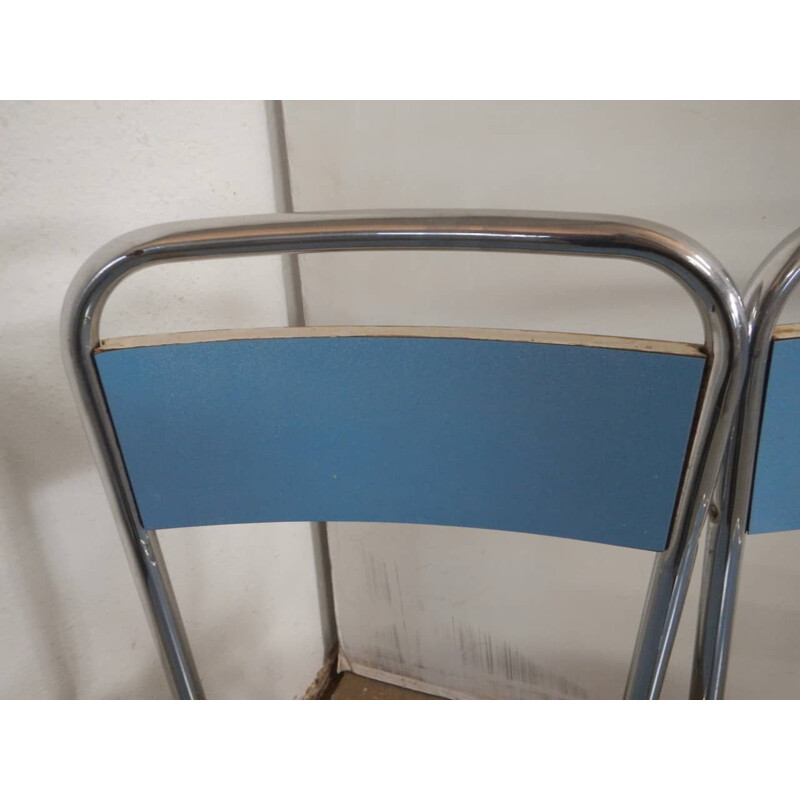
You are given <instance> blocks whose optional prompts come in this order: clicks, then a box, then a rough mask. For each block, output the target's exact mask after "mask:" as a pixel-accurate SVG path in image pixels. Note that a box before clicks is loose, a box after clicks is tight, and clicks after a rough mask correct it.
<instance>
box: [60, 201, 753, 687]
mask: <svg viewBox="0 0 800 800" xmlns="http://www.w3.org/2000/svg"><path fill="white" fill-rule="evenodd" d="M349 250H483V251H497V252H500V251H506V252H517V253H543V254H561V255H577V256H600V257H611V258H614V257H616V258H624V259H630V260H634V261H639V262H644V263H645V264H648V265H650V266H652V267H655V268H656V269H658V270H660V271H662V272H665V273H667V274H668V275H671V276H672V277H673V278H674V279H675V280H677V281H678V282H679V283H680V284H681V285H682V286H683V287H684V289H685V290H686V291H687V292H688V293H689V294H690V295H691V297H692V299H693V300H694V302H695V304H696V306H697V307H698V309H699V311H700V314H701V316H702V319H703V327H704V333H705V349H706V354H707V361H706V368H705V373H704V378H703V384H702V389H701V396H700V399H699V401H698V402H699V406H698V412H697V415H696V418H695V430H694V435H693V437H692V441H691V447H690V450H689V452H688V455H687V459H686V463H685V466H684V473H683V478H682V482H681V487H680V491H679V495H678V502H677V505H676V508H675V511H674V514H673V519H672V524H671V529H670V536H669V544H668V548H667V549H666V550H665V551H664V552H662V553H659V554H658V555H657V557H656V562H655V565H654V567H653V573H652V577H651V581H650V587H649V589H648V594H647V599H646V603H645V609H644V612H643V616H642V621H641V624H640V628H639V633H638V637H637V642H636V647H635V651H634V656H633V661H632V664H631V670H630V674H629V676H628V683H627V686H626V691H625V694H626V697H629V698H654V697H657V696H658V694H659V691H660V688H661V684H662V681H663V678H664V673H665V670H666V665H667V660H668V657H669V653H670V650H671V647H672V642H673V639H674V635H675V631H676V628H677V625H678V620H679V617H680V612H681V609H682V606H683V601H684V598H685V593H686V588H687V585H688V580H689V576H690V573H691V569H692V566H693V563H694V556H695V553H696V547H697V538H698V534H699V530H700V527H701V525H702V523H703V521H704V518H705V515H706V512H707V509H708V505H709V501H710V497H711V493H712V491H713V489H714V486H715V484H716V482H717V476H718V471H719V468H720V465H721V462H722V458H723V454H724V452H725V444H726V442H727V439H728V435H729V429H730V425H731V423H732V421H733V419H734V413H735V410H736V405H737V403H738V400H739V395H740V391H741V387H742V381H743V372H744V370H743V364H744V363H745V359H746V352H747V337H746V333H745V326H744V318H743V308H742V303H741V299H740V297H739V294H738V292H737V291H736V289H735V287H734V285H733V283H732V281H731V280H730V278H729V277H728V275H727V273H726V272H725V271H724V270H723V268H722V267H721V265H720V264H719V263H718V262H717V261H716V259H715V258H714V257H713V256H711V255H710V254H709V253H707V252H706V251H705V250H704V249H703V248H702V247H700V246H699V245H698V244H697V243H695V242H693V241H691V240H690V239H688V238H686V237H684V236H683V235H681V234H679V233H677V232H676V231H673V230H671V229H669V228H665V227H662V226H659V225H654V224H651V223H648V222H644V221H641V220H636V219H630V218H625V217H604V216H588V215H577V214H530V213H524V212H487V211H388V212H383V211H381V212H357V213H356V212H350V213H342V214H321V215H317V214H284V215H273V216H267V217H257V218H254V217H245V218H239V219H217V220H204V221H199V222H183V223H175V224H170V225H162V226H156V227H153V228H148V229H145V230H140V231H136V232H134V233H131V234H128V235H127V236H125V237H123V238H120V239H117V240H115V241H114V242H111V243H110V244H108V245H107V246H106V247H104V248H103V249H102V250H100V251H99V252H98V253H97V254H95V255H94V256H93V257H92V258H91V259H90V260H89V261H88V262H87V263H86V264H85V266H84V267H83V269H82V270H81V271H80V272H79V274H78V275H77V276H76V278H75V280H74V281H73V282H72V284H71V286H70V289H69V292H68V294H67V297H66V300H65V303H64V309H63V315H62V325H63V334H62V335H63V342H64V348H65V350H64V357H65V362H66V365H67V371H68V373H69V375H70V378H71V382H72V386H73V390H74V392H75V395H76V397H77V399H78V403H79V406H80V408H81V411H82V416H83V421H84V425H85V427H86V429H87V432H88V435H89V438H90V440H91V443H92V447H93V450H94V454H95V458H96V459H97V462H98V465H99V468H100V471H101V473H102V476H103V479H104V482H105V486H106V491H107V493H108V496H109V499H110V501H111V505H112V507H113V508H114V510H115V513H116V517H117V521H118V523H119V527H120V529H121V532H122V534H123V541H124V543H125V546H126V550H127V552H128V555H129V557H130V560H131V564H132V568H133V572H134V574H135V576H136V581H137V584H138V588H139V589H140V592H141V594H142V597H143V600H144V605H145V608H146V610H147V612H148V616H149V618H150V621H151V623H152V625H153V628H154V632H155V634H156V638H157V641H158V642H159V644H160V648H161V654H162V657H163V660H164V664H165V668H166V671H167V674H168V676H169V677H170V678H171V681H172V685H173V689H174V691H175V694H176V695H177V696H178V697H181V698H201V697H202V695H203V692H202V687H201V684H200V680H199V677H198V674H197V670H196V668H195V666H194V663H193V660H192V656H191V651H190V649H189V646H188V642H187V639H186V634H185V631H184V629H183V626H182V623H181V619H180V615H179V612H178V609H177V606H176V603H175V599H174V597H173V594H172V590H171V588H170V582H169V577H168V575H167V570H166V567H165V565H164V561H163V558H162V556H161V553H160V551H159V548H158V540H157V538H156V533H155V531H149V530H146V529H145V528H144V527H143V525H142V522H141V520H140V519H139V515H138V512H137V508H136V503H135V500H134V497H133V492H132V489H131V486H130V484H129V482H128V477H127V474H126V471H125V467H124V463H123V459H122V454H121V453H120V450H119V447H118V444H117V440H116V437H115V434H114V429H113V425H112V422H111V419H110V416H109V412H108V409H107V407H106V404H105V401H104V396H103V390H102V387H101V385H100V380H99V378H98V374H97V371H96V369H95V365H94V360H93V355H92V353H93V351H94V349H95V347H96V346H97V345H98V344H99V334H98V332H99V323H100V315H101V312H102V309H103V305H104V303H105V301H106V299H107V298H108V296H109V294H110V293H111V291H112V290H113V289H114V287H115V286H116V285H117V284H118V283H119V281H120V280H122V279H123V278H124V277H126V276H128V275H130V274H131V273H133V272H135V271H136V270H139V269H142V268H143V267H147V266H150V265H153V264H157V263H165V262H172V261H185V260H199V259H207V258H220V257H230V256H235V255H241V256H246V255H257V254H266V253H275V254H281V253H312V252H316V253H319V252H335V251H349Z"/></svg>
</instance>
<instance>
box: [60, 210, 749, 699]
mask: <svg viewBox="0 0 800 800" xmlns="http://www.w3.org/2000/svg"><path fill="white" fill-rule="evenodd" d="M387 249H405V250H419V249H428V250H434V249H445V250H484V251H497V252H500V251H513V252H524V253H549V254H559V255H582V256H587V255H591V256H599V257H616V258H620V257H621V258H626V259H631V260H634V261H637V262H642V263H644V264H647V265H648V266H651V267H655V268H656V269H659V270H661V271H663V272H666V273H667V274H669V275H671V276H672V277H673V278H675V279H676V280H677V281H678V282H679V283H680V284H681V285H682V286H683V287H684V288H685V289H686V291H687V292H688V293H689V294H690V295H691V297H692V298H693V300H694V301H695V304H696V305H697V307H698V309H699V311H700V313H701V316H702V318H703V323H704V329H705V344H704V346H703V347H697V346H693V345H679V344H675V343H664V342H646V341H641V340H630V339H628V340H624V339H616V338H612V337H586V336H575V335H567V334H538V333H529V332H518V331H496V330H482V329H439V328H294V329H291V328H290V329H269V330H256V331H227V332H219V331H217V332H211V333H199V334H198V333H190V334H176V335H171V336H166V337H148V336H145V337H134V338H129V339H122V340H117V341H110V342H101V341H100V339H99V335H98V329H99V321H100V313H101V310H102V307H103V304H104V302H105V300H106V298H107V297H108V295H109V294H110V292H111V291H112V290H113V288H114V287H115V286H116V284H117V283H118V282H119V281H120V280H121V279H123V278H124V277H125V276H127V275H129V274H130V273H132V272H133V271H135V270H138V269H141V268H143V267H146V266H150V265H153V264H157V263H169V262H172V261H177V260H187V259H204V258H216V257H229V256H231V255H254V254H259V253H288V252H294V253H303V252H331V251H343V250H345V251H346V250H387ZM742 320H743V317H742V306H741V301H740V298H739V295H738V293H737V292H736V290H735V289H734V287H733V284H732V283H731V281H730V279H729V278H728V276H727V274H726V273H725V272H724V270H723V269H722V268H721V267H720V266H719V265H718V263H717V262H716V261H715V260H714V259H713V257H712V256H710V255H709V254H707V253H706V252H705V251H703V250H702V249H701V248H700V247H699V246H698V245H697V244H695V243H694V242H692V241H690V240H688V239H686V238H684V237H682V236H681V235H680V234H677V233H676V232H674V231H671V230H669V229H666V228H662V227H659V226H654V225H651V224H649V223H643V222H641V221H638V220H632V219H627V218H622V217H599V216H584V215H563V214H562V215H557V214H548V215H530V214H525V213H521V212H498V213H492V212H483V211H480V212H461V211H449V212H443V211H413V212H363V213H348V214H328V215H309V214H291V215H276V216H269V217H261V218H244V219H234V220H211V221H204V222H199V223H182V224H174V225H168V226H160V227H157V228H152V229H147V230H144V231H138V232H135V233H132V234H129V235H128V236H126V237H124V238H123V239H121V240H117V241H115V242H112V243H111V244H110V245H108V246H107V247H106V248H104V249H103V250H101V251H100V252H99V253H98V254H96V255H95V256H94V257H93V258H91V259H90V261H89V262H88V263H87V264H86V265H85V266H84V268H83V270H82V271H81V272H80V273H79V275H78V276H77V277H76V278H75V280H74V281H73V283H72V285H71V287H70V290H69V293H68V295H67V298H66V300H65V304H64V312H63V339H64V343H65V360H66V364H67V368H68V372H69V374H70V377H71V381H72V384H73V389H74V391H75V394H76V397H77V399H78V402H79V406H80V408H81V410H82V414H83V418H84V423H85V426H86V428H87V431H88V433H89V436H90V439H91V441H92V445H93V449H94V452H95V457H96V459H97V462H98V467H99V468H100V470H101V472H102V474H103V477H104V481H105V484H106V488H107V492H108V495H109V499H110V501H111V504H112V506H113V508H114V509H115V512H116V515H117V518H118V522H119V525H120V528H121V531H122V533H123V541H124V542H125V544H126V547H127V549H128V552H129V555H130V558H131V563H132V565H133V571H134V574H135V576H136V579H137V584H138V586H139V589H140V591H141V593H142V597H143V600H144V603H145V607H146V609H147V611H148V613H149V617H150V620H151V622H152V624H153V627H154V631H155V634H156V638H157V640H158V642H159V644H160V649H161V653H162V656H163V660H164V664H165V669H166V672H167V675H168V677H169V678H170V680H171V683H172V686H173V689H174V691H175V694H176V695H177V696H178V697H180V698H187V699H191V698H202V696H203V690H202V687H201V683H200V680H199V678H198V675H197V670H196V668H195V665H194V663H193V660H192V656H191V651H190V649H189V646H188V642H187V640H186V634H185V631H184V629H183V626H182V624H181V620H180V615H179V612H178V608H177V606H176V603H175V599H174V596H173V593H172V590H171V588H170V583H169V577H168V575H167V571H166V567H165V564H164V561H163V557H162V555H161V552H160V549H159V546H158V538H157V534H156V530H157V529H159V528H169V527H185V526H192V525H209V524H224V523H233V522H266V521H287V520H310V521H315V520H319V521H331V520H336V521H360V520H369V521H374V522H382V521H393V522H425V523H432V524H441V525H458V526H471V527H481V528H493V529H507V530H516V531H523V532H536V533H542V534H548V535H552V536H564V537H571V538H577V539H582V540H586V541H594V542H603V543H606V544H612V545H621V546H627V547H637V548H641V549H645V550H650V551H652V552H655V553H657V556H656V561H655V565H654V568H653V573H652V577H651V582H650V587H649V590H648V595H647V598H646V602H645V607H644V610H643V614H642V619H641V624H640V629H639V633H638V638H637V642H636V647H635V652H634V655H633V659H632V663H631V669H630V673H629V677H628V683H627V687H626V697H631V698H653V697H657V696H658V693H659V691H660V687H661V683H662V680H663V677H664V672H665V669H666V664H667V660H668V657H669V653H670V649H671V646H672V641H673V638H674V634H675V630H676V628H677V623H678V620H679V617H680V612H681V609H682V605H683V600H684V596H685V591H686V587H687V583H688V578H689V574H690V572H691V568H692V565H693V561H694V556H695V552H696V545H697V537H698V532H699V529H700V526H701V524H702V522H703V519H704V517H705V515H706V511H707V507H708V500H709V496H710V494H711V490H712V488H713V486H714V485H715V483H716V480H717V473H718V470H719V467H720V464H721V460H722V456H723V453H724V449H725V443H726V441H727V439H728V436H729V432H730V425H731V422H732V420H733V415H734V411H735V405H736V402H737V401H738V398H739V394H740V390H741V385H742V377H743V369H742V365H743V363H744V357H745V355H746V346H747V341H746V336H745V334H744V326H743V324H742ZM645 465H646V467H647V469H643V467H644V466H645Z"/></svg>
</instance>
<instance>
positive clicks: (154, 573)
mask: <svg viewBox="0 0 800 800" xmlns="http://www.w3.org/2000/svg"><path fill="white" fill-rule="evenodd" d="M138 544H139V546H138V552H139V559H138V560H139V561H140V562H141V566H140V567H139V569H140V570H141V572H142V575H143V578H144V580H143V581H142V582H141V584H142V589H143V590H144V591H142V595H143V597H142V600H143V601H144V603H145V608H146V609H147V610H149V612H150V613H149V617H150V622H151V625H152V627H153V629H154V633H155V635H156V638H157V641H158V643H159V645H160V647H159V650H160V654H161V659H162V662H163V664H164V670H165V672H166V673H167V675H168V676H169V679H170V683H171V685H172V691H173V693H174V695H175V697H177V698H178V699H180V700H204V699H205V695H204V694H203V687H202V685H201V683H200V677H199V675H198V674H197V667H196V666H195V663H194V658H193V656H192V651H191V649H190V648H189V640H188V638H187V636H186V630H185V628H184V626H183V620H182V619H181V615H180V612H179V611H178V604H177V602H176V600H175V595H174V593H173V590H172V583H171V581H170V579H169V574H168V573H167V567H166V564H165V562H164V555H163V553H162V552H161V546H160V545H159V543H158V536H157V534H156V532H155V531H148V530H144V529H143V530H142V531H141V535H140V536H139V537H138Z"/></svg>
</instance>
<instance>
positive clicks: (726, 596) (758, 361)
mask: <svg viewBox="0 0 800 800" xmlns="http://www.w3.org/2000/svg"><path fill="white" fill-rule="evenodd" d="M798 281H800V229H798V230H796V231H794V232H793V233H792V234H790V235H789V236H787V237H786V238H785V239H784V240H783V241H782V242H781V243H780V244H779V245H778V246H777V247H776V248H775V249H774V250H773V251H772V252H771V253H770V254H769V255H768V256H767V258H766V259H765V260H764V262H763V263H762V264H761V266H760V267H759V268H758V270H757V271H756V273H755V274H754V275H753V277H752V279H751V280H750V283H749V284H748V287H747V289H746V291H745V300H744V302H745V313H746V317H747V322H748V333H749V338H750V348H749V362H748V369H747V377H746V381H745V386H744V390H743V401H742V405H741V409H740V412H739V414H738V418H737V422H736V424H735V426H734V428H735V432H734V436H733V439H732V441H731V445H730V449H729V454H728V458H727V466H726V470H725V475H724V478H723V480H722V483H721V485H720V489H719V492H718V498H719V500H718V503H719V506H720V520H719V526H718V527H716V528H715V529H714V530H713V531H712V533H711V543H710V547H709V550H708V556H707V560H706V568H705V571H704V577H703V592H702V599H701V614H700V622H699V625H698V632H697V644H696V648H695V666H694V673H693V678H692V696H693V697H696V698H708V699H715V698H721V697H722V696H723V694H724V690H725V679H726V675H727V666H728V658H729V654H730V644H731V638H732V633H733V618H734V609H735V604H736V593H737V589H738V583H739V573H740V569H741V557H742V548H743V545H744V542H745V538H746V535H747V534H748V533H753V534H760V533H771V532H778V531H788V530H796V529H798V528H800V422H799V421H798V415H797V398H798V397H800V326H798V325H780V326H779V325H778V319H779V317H780V314H781V311H782V310H783V308H784V306H785V304H786V301H787V299H788V297H789V296H790V294H791V292H792V291H793V289H794V288H795V287H796V285H797V283H798Z"/></svg>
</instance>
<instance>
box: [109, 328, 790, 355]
mask: <svg viewBox="0 0 800 800" xmlns="http://www.w3.org/2000/svg"><path fill="white" fill-rule="evenodd" d="M797 328H798V334H797V335H798V336H800V325H798V326H797ZM401 337H402V338H418V339H474V340H482V341H501V342H530V343H537V344H555V345H571V346H573V347H600V348H605V349H611V350H636V351H640V352H645V353H662V354H666V355H676V356H694V357H699V358H705V355H706V353H705V350H704V348H703V347H702V346H701V345H699V344H689V343H687V342H668V341H660V340H656V339H633V338H626V337H621V336H596V335H593V334H583V333H557V332H549V331H521V330H512V329H505V328H439V327H425V326H395V325H393V326H388V325H387V326H372V325H370V326H366V325H365V326H359V325H349V326H317V327H308V328H305V327H304V328H244V329H235V330H215V331H188V332H183V333H157V334H145V335H143V336H122V337H117V338H113V339H104V340H103V341H102V342H101V343H100V346H99V347H97V348H96V350H95V352H97V353H103V352H109V351H112V350H129V349H132V348H136V347H159V346H163V345H175V344H198V343H201V342H233V341H248V340H256V339H320V338H401Z"/></svg>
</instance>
